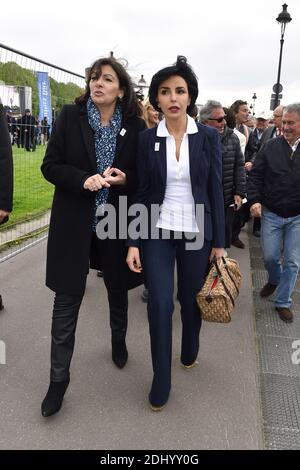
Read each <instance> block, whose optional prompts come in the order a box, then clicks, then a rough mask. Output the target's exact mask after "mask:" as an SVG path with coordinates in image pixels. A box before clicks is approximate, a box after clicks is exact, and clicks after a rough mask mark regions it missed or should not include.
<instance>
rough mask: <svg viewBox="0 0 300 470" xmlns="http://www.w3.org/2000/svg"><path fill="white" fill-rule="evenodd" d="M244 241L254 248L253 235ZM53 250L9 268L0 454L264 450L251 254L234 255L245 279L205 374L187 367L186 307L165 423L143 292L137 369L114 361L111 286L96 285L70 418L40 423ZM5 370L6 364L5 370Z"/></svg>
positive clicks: (202, 366) (133, 306) (135, 294)
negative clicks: (153, 387) (154, 404)
mask: <svg viewBox="0 0 300 470" xmlns="http://www.w3.org/2000/svg"><path fill="white" fill-rule="evenodd" d="M242 237H243V239H244V241H245V242H246V244H247V243H248V238H247V234H246V233H245V232H243V234H242ZM45 248H46V244H45V242H42V243H40V244H39V245H37V246H35V247H33V248H31V249H29V250H27V251H25V252H23V253H21V254H19V255H18V256H16V257H14V258H12V259H10V260H8V261H5V262H4V263H2V264H1V265H0V290H1V293H2V296H3V300H4V303H5V307H6V308H5V310H3V311H2V312H1V314H0V340H2V343H0V344H2V346H3V345H4V343H5V349H6V364H1V363H0V409H1V411H0V415H1V420H0V449H108V450H115V449H126V450H132V449H145V450H149V449H158V450H161V449H168V450H172V449H174V450H175V449H178V450H182V449H191V450H197V449H260V448H263V438H262V429H263V421H262V415H261V396H260V391H259V377H260V369H259V363H258V360H257V347H258V343H257V341H256V338H255V327H254V309H253V296H252V279H251V270H250V258H249V250H248V249H245V250H238V249H236V248H232V249H231V250H230V255H231V256H232V257H234V258H237V259H238V261H239V263H240V266H241V270H242V272H243V285H242V290H241V294H240V296H239V299H238V302H237V306H236V312H235V314H234V317H233V320H232V322H231V323H230V324H227V325H217V324H204V325H203V328H202V331H201V339H200V343H201V346H200V353H199V365H198V366H197V367H196V368H194V369H192V370H189V371H187V370H184V369H183V368H182V367H181V366H180V362H179V356H180V316H179V309H178V303H177V302H176V311H175V314H174V322H173V325H174V327H173V363H172V374H173V376H172V377H173V384H172V393H171V396H170V400H169V402H168V404H167V406H166V407H165V409H164V410H163V412H161V413H153V412H152V411H151V410H150V409H149V408H148V405H147V395H148V391H149V387H150V383H151V376H152V370H151V360H150V350H149V335H148V324H147V316H146V307H145V304H143V303H142V302H141V300H140V294H141V288H139V289H135V290H134V291H131V293H130V314H129V328H128V341H127V344H128V350H129V361H128V364H127V365H126V367H125V369H123V370H121V371H120V370H118V369H117V368H116V367H115V366H114V365H113V363H112V361H111V357H110V354H111V353H110V334H109V322H108V314H107V301H106V295H105V290H104V287H103V281H102V279H99V278H97V277H96V274H95V272H94V271H92V272H91V273H90V275H89V279H88V285H87V291H86V295H85V298H84V302H83V305H82V308H81V314H80V318H79V323H78V331H77V336H76V348H75V354H74V358H73V363H72V369H71V383H70V386H69V389H68V391H67V393H66V397H65V400H64V404H63V408H62V410H61V412H60V413H59V414H57V415H55V416H53V417H51V418H49V419H44V418H42V416H41V415H40V402H41V400H42V398H43V396H44V394H45V392H46V390H47V387H48V373H49V372H48V369H49V347H50V325H51V306H52V300H53V294H52V293H51V292H50V291H49V290H48V289H47V288H46V287H45V286H44V272H45ZM0 362H1V361H0Z"/></svg>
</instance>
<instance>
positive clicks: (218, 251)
mask: <svg viewBox="0 0 300 470" xmlns="http://www.w3.org/2000/svg"><path fill="white" fill-rule="evenodd" d="M224 255H225V249H224V248H213V249H212V250H211V253H210V257H209V259H210V261H211V260H212V259H213V257H215V258H216V259H220V258H222V257H223V256H224Z"/></svg>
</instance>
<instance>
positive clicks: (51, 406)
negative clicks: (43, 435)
mask: <svg viewBox="0 0 300 470" xmlns="http://www.w3.org/2000/svg"><path fill="white" fill-rule="evenodd" d="M69 382H70V380H66V381H64V382H50V385H49V388H48V392H47V395H46V396H45V398H44V400H43V402H42V408H41V411H42V415H43V416H44V417H45V418H47V417H48V416H52V415H54V414H55V413H57V412H58V411H59V410H60V408H61V405H62V402H63V399H64V395H65V393H66V390H67V388H68V385H69Z"/></svg>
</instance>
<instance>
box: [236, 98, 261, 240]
mask: <svg viewBox="0 0 300 470" xmlns="http://www.w3.org/2000/svg"><path fill="white" fill-rule="evenodd" d="M231 109H232V110H233V111H234V113H235V119H236V128H237V130H238V131H240V132H241V133H242V134H244V136H245V137H246V149H245V170H246V177H248V175H249V173H250V171H251V170H252V167H253V164H254V160H255V156H256V153H257V150H258V149H257V143H256V140H255V137H254V134H253V132H252V130H251V129H250V128H249V127H248V126H247V125H246V122H247V120H248V117H249V114H250V113H249V107H248V104H247V101H243V100H236V101H235V102H234V103H232V105H231ZM249 220H250V210H249V204H248V203H246V204H244V205H243V206H242V209H241V210H240V211H238V212H235V215H234V220H233V229H232V244H233V245H234V246H236V247H237V248H245V245H244V243H243V242H242V240H241V239H240V238H239V235H240V231H241V228H242V227H243V226H244V225H245V223H246V222H248V221H249ZM258 228H259V227H256V224H255V225H253V233H255V232H256V231H257V229H258ZM257 235H258V234H257Z"/></svg>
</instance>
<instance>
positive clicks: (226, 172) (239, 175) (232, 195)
mask: <svg viewBox="0 0 300 470" xmlns="http://www.w3.org/2000/svg"><path fill="white" fill-rule="evenodd" d="M200 120H201V122H202V123H203V124H206V125H208V126H211V127H214V128H216V129H217V130H218V132H219V134H220V138H221V145H222V174H223V194H224V205H225V248H229V247H230V245H231V238H232V222H233V215H234V210H239V209H240V208H241V206H242V199H243V198H244V197H245V193H246V174H245V168H244V167H245V160H244V156H243V153H242V150H241V146H240V141H239V139H238V137H237V136H236V135H235V134H234V132H233V130H232V129H230V128H229V127H227V126H226V121H225V112H224V109H223V108H222V105H221V103H219V102H218V101H213V100H210V101H208V102H207V103H206V104H205V105H204V106H203V108H202V109H201V111H200Z"/></svg>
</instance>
